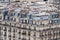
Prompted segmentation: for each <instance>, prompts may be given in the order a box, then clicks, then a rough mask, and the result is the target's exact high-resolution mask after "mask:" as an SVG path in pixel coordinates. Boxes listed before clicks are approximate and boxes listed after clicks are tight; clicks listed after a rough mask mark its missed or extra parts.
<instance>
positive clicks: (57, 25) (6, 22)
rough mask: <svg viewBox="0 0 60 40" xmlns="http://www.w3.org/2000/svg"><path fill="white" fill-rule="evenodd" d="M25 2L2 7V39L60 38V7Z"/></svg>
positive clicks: (42, 39)
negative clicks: (59, 8)
mask: <svg viewBox="0 0 60 40" xmlns="http://www.w3.org/2000/svg"><path fill="white" fill-rule="evenodd" d="M23 4H24V3H23ZM23 4H19V5H16V4H14V5H13V4H10V5H9V6H3V7H2V6H1V7H0V40H60V12H59V10H58V8H56V7H54V6H53V4H46V3H44V4H38V3H33V4H34V5H33V4H32V3H31V4H29V5H28V4H27V5H26V6H25V4H24V5H23ZM37 7H38V8H37Z"/></svg>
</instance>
